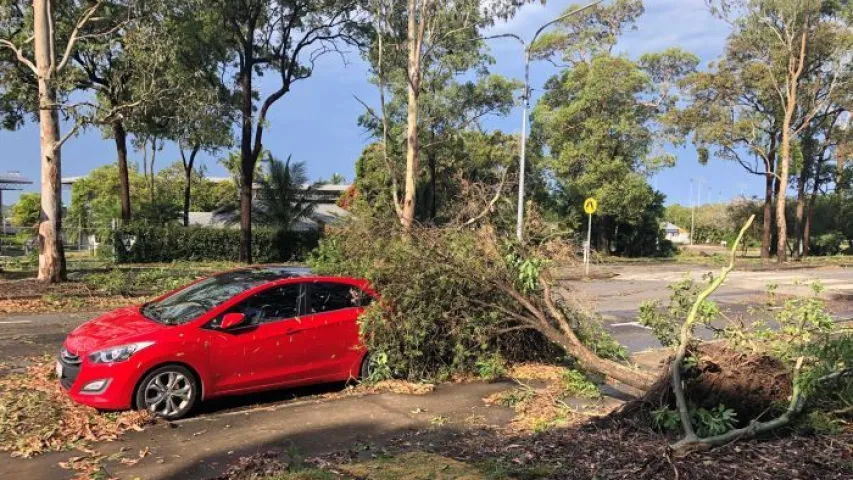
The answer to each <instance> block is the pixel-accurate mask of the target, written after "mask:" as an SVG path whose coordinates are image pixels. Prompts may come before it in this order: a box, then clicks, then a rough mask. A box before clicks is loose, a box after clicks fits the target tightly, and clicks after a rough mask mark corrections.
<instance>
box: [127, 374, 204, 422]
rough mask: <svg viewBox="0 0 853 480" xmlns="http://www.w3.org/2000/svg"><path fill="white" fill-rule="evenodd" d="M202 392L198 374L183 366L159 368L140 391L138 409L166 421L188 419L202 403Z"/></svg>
mask: <svg viewBox="0 0 853 480" xmlns="http://www.w3.org/2000/svg"><path fill="white" fill-rule="evenodd" d="M200 396H201V388H200V385H199V383H198V380H196V377H195V374H193V372H191V371H190V370H189V369H188V368H186V367H184V366H181V365H164V366H162V367H159V368H155V369H154V370H152V371H151V372H149V373H148V375H145V377H144V378H143V379H142V381H141V382H139V386H137V387H136V407H137V408H138V409H140V410H148V411H150V412H151V413H152V414H154V415H156V416H158V417H160V418H164V419H166V420H177V419H179V418H183V417H184V416H186V415H187V414H188V413H189V412H190V411H191V410H192V409H193V407H194V406H195V404H196V403H197V402H198V399H199V397H200Z"/></svg>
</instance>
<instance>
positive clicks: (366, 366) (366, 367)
mask: <svg viewBox="0 0 853 480" xmlns="http://www.w3.org/2000/svg"><path fill="white" fill-rule="evenodd" d="M372 361H373V354H372V353H371V352H367V353H366V354H364V358H363V359H361V368H360V369H359V372H358V380H359V381H362V382H363V381H365V380H367V379H368V378H370V374H371V373H373V368H372V367H373V364H372V363H371V362H372Z"/></svg>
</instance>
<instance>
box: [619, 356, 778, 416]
mask: <svg viewBox="0 0 853 480" xmlns="http://www.w3.org/2000/svg"><path fill="white" fill-rule="evenodd" d="M690 356H691V357H693V358H698V363H697V364H696V366H695V367H694V368H691V369H690V370H689V371H688V372H687V373H686V374H685V382H686V385H685V394H686V395H687V400H688V402H689V403H690V404H691V405H694V406H696V407H702V408H706V409H711V408H714V407H716V406H717V405H719V404H723V405H725V406H726V408H730V409H732V410H734V411H735V412H737V418H738V426H744V425H746V424H747V423H749V421H750V420H753V419H755V418H757V417H759V416H760V417H761V418H762V419H767V418H770V417H772V416H774V415H775V414H777V413H779V412H778V409H779V408H783V407H782V405H784V404H785V402H786V401H787V400H788V397H789V396H790V395H791V390H792V385H791V379H792V376H791V369H790V368H789V367H788V366H786V365H785V364H784V363H782V362H781V361H779V360H778V359H776V358H773V357H769V356H767V355H754V354H747V353H743V352H739V351H737V350H734V349H731V348H728V347H726V346H725V345H722V344H705V345H702V346H701V347H699V349H698V351H693V352H691V354H690ZM669 361H671V359H670V360H669ZM670 382H671V380H670V374H669V369H668V368H667V369H666V370H665V371H664V373H663V374H662V375H661V376H660V377H659V378H658V380H657V381H656V382H655V383H654V385H652V387H651V388H650V389H649V390H648V391H647V392H646V394H645V395H644V396H643V397H642V398H641V399H639V400H637V401H635V402H630V403H628V404H626V405H625V406H624V407H623V408H622V409H621V410H619V411H618V412H615V413H614V414H613V415H611V417H610V418H609V419H608V420H610V421H614V422H617V423H635V421H636V418H643V419H645V420H650V416H649V415H638V414H640V413H648V412H650V411H652V410H654V409H657V408H661V407H664V406H668V407H670V408H675V396H674V395H673V393H672V386H671V383H670Z"/></svg>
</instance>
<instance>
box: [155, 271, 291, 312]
mask: <svg viewBox="0 0 853 480" xmlns="http://www.w3.org/2000/svg"><path fill="white" fill-rule="evenodd" d="M306 273H307V271H305V270H304V269H286V268H271V267H267V268H259V269H246V270H236V271H233V272H226V273H222V274H219V275H216V276H214V277H210V278H206V279H204V280H202V281H200V282H198V283H195V284H193V285H190V286H188V287H186V288H184V289H182V290H179V291H177V292H175V293H174V294H173V295H170V296H168V297H166V298H164V299H162V300H160V301H159V302H149V303H146V304H145V305H143V306H142V314H143V315H145V316H146V317H148V318H150V319H151V320H154V321H155V322H159V323H164V324H167V325H181V324H184V323H187V322H189V321H191V320H193V319H196V318H198V317H199V316H201V315H204V314H205V313H207V312H209V311H210V310H212V309H214V308H216V307H217V306H219V305H221V304H223V303H225V302H226V301H228V300H229V299H230V298H233V297H234V296H235V295H238V294H240V293H242V292H245V291H246V290H249V289H252V288H254V287H257V286H259V285H262V284H264V283H266V282H271V281H274V280H279V279H282V278H291V277H296V276H301V275H304V274H306Z"/></svg>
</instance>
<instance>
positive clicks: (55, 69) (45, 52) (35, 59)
mask: <svg viewBox="0 0 853 480" xmlns="http://www.w3.org/2000/svg"><path fill="white" fill-rule="evenodd" d="M105 3H106V2H105V1H104V0H97V1H69V2H63V3H62V4H61V5H59V6H58V7H57V6H55V4H54V2H51V1H49V0H33V1H32V2H25V1H21V0H8V1H6V2H4V3H3V10H2V12H3V13H2V15H0V63H3V64H5V65H8V64H10V63H15V64H16V66H15V69H14V70H12V71H13V72H19V73H20V72H22V73H23V74H24V75H25V77H26V78H25V80H24V81H23V83H24V85H28V86H29V88H28V89H27V88H26V86H25V87H24V94H23V95H22V96H21V97H18V98H19V99H21V98H22V99H24V102H25V107H24V108H26V109H28V110H29V111H30V112H31V113H33V114H34V115H37V117H38V122H39V130H40V145H41V170H42V174H41V218H40V222H39V248H40V249H39V273H38V278H39V280H42V281H45V282H58V281H61V280H63V279H64V277H65V253H64V250H63V247H62V239H61V231H62V206H61V195H60V177H61V171H62V167H61V166H62V145H63V144H64V143H65V142H66V141H67V140H68V139H69V138H71V137H72V136H73V135H74V134H75V133H76V131H77V128H78V125H75V127H73V128H72V129H71V130H70V131H69V132H68V133H66V134H65V135H61V134H60V123H59V114H60V110H62V109H63V104H62V102H63V100H64V99H65V98H66V97H67V95H68V93H69V92H70V91H72V90H73V83H72V82H71V81H70V78H69V77H70V75H69V74H68V73H69V72H68V70H69V68H68V67H69V65H70V63H71V60H72V57H73V55H74V53H75V51H76V49H77V47H78V46H79V44H80V43H81V42H86V41H89V40H91V39H94V38H99V37H103V36H107V35H111V34H113V33H114V32H115V31H116V30H117V26H116V25H111V24H109V20H108V19H106V18H105V17H103V16H101V13H102V10H103V8H104V6H105ZM4 70H5V69H4ZM7 71H8V70H7ZM4 81H7V80H6V79H4ZM13 81H14V80H13ZM18 85H19V86H20V85H21V83H18ZM33 87H35V88H33ZM27 91H28V92H29V93H30V95H29V96H27V95H26V92H27ZM18 92H19V93H20V91H18ZM3 93H4V97H6V98H7V99H8V97H7V96H6V94H7V93H8V90H6V87H4V89H3ZM33 93H34V94H35V95H36V98H37V100H33V95H32V94H33ZM36 112H37V113H36Z"/></svg>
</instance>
